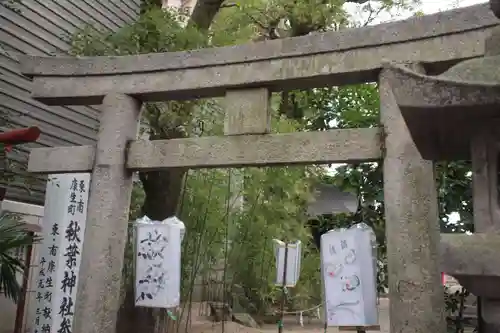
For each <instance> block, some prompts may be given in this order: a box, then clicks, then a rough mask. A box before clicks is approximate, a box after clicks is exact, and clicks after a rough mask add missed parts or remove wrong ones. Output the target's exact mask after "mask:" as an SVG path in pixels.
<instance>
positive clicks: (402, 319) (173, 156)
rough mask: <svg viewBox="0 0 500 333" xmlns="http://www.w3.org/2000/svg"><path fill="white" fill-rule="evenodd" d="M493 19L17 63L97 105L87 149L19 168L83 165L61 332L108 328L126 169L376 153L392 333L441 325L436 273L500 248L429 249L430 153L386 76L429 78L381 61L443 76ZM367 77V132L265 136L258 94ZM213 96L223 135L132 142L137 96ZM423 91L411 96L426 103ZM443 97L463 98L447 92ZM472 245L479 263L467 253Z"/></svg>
mask: <svg viewBox="0 0 500 333" xmlns="http://www.w3.org/2000/svg"><path fill="white" fill-rule="evenodd" d="M450 22H451V23H450ZM497 24H498V20H497V19H496V18H495V17H494V15H492V14H491V12H490V10H489V9H488V8H487V6H475V7H470V8H468V9H458V10H455V11H450V12H445V13H439V14H435V15H430V16H424V17H418V18H411V19H409V20H406V21H403V22H395V23H394V22H393V23H387V24H382V25H378V26H374V27H366V28H362V29H346V30H343V31H339V32H328V33H324V34H318V35H311V36H304V37H298V38H291V39H283V40H276V41H269V42H262V43H251V44H245V45H239V46H233V47H223V48H214V49H206V50H195V51H189V52H172V53H163V54H147V55H135V56H125V57H90V58H86V57H82V58H55V57H23V58H22V59H21V65H22V71H23V73H24V74H26V75H29V76H31V77H33V89H32V90H33V91H32V93H33V97H34V98H36V99H38V100H40V101H42V102H44V103H46V104H49V105H75V104H80V105H88V104H100V105H101V109H102V114H101V121H100V127H99V133H98V137H97V143H96V146H79V147H56V148H40V149H35V150H33V151H32V153H31V155H30V160H29V166H28V167H29V170H30V171H32V172H38V173H68V172H91V173H92V184H91V188H90V198H89V211H88V221H87V226H86V231H85V233H86V235H85V244H84V246H83V251H82V252H83V253H82V263H81V267H80V278H79V287H78V296H77V301H76V302H77V305H76V315H75V318H76V319H75V320H76V322H75V323H74V332H75V333H109V332H114V329H115V325H116V317H117V312H118V309H119V305H120V304H119V295H120V283H121V272H122V266H123V260H124V259H123V257H124V256H123V253H124V247H125V242H126V231H127V223H128V210H129V204H130V195H131V189H132V172H134V171H143V172H147V171H152V170H161V169H165V168H172V167H189V168H213V167H242V166H263V165H287V164H328V163H349V162H363V161H379V160H383V161H384V196H385V202H386V204H385V218H386V233H387V251H388V267H389V293H390V295H389V296H390V315H391V331H393V332H398V333H414V332H444V330H445V322H444V315H443V307H444V305H443V294H442V287H441V284H440V272H441V270H443V271H445V272H447V273H448V274H450V275H454V276H458V277H459V278H460V279H461V281H466V279H467V278H468V277H474V276H480V275H487V276H488V277H498V276H500V256H495V255H492V253H494V251H493V250H490V251H489V252H488V250H487V249H484V246H485V244H488V246H490V248H491V249H498V248H500V240H499V237H498V236H496V235H487V236H485V235H481V234H477V235H473V236H466V235H442V237H441V243H440V240H439V222H438V210H437V195H436V188H435V180H434V173H433V163H432V161H431V160H432V159H435V157H436V156H435V155H434V156H432V155H428V152H427V153H426V151H425V149H424V148H423V147H424V146H425V144H424V146H422V143H421V142H420V141H419V139H418V138H417V137H416V136H415V132H414V131H413V128H412V122H411V121H410V120H409V119H407V113H406V111H407V110H410V112H411V113H413V111H415V110H416V109H422V108H424V109H425V105H424V107H422V105H421V104H417V105H410V106H408V105H406V104H401V97H402V96H404V93H405V90H404V89H405V88H407V87H408V86H407V85H404V84H398V81H395V80H397V78H398V77H401V75H403V74H405V75H407V77H408V78H414V81H415V82H417V83H420V82H421V83H422V84H423V83H426V82H434V81H432V80H431V79H432V78H433V77H429V76H425V75H421V74H417V73H415V72H413V71H408V70H406V69H404V68H403V67H394V66H388V67H384V66H383V64H384V63H385V62H386V61H387V60H388V59H390V60H393V61H396V62H410V63H411V64H410V66H411V67H412V68H414V69H415V70H417V71H421V72H424V71H430V72H435V71H440V70H441V71H442V70H445V69H446V67H447V66H449V64H450V63H452V62H455V63H456V62H457V61H461V60H464V59H467V58H474V57H479V56H482V55H483V54H482V51H481V50H480V49H478V47H477V43H478V42H477V40H478V38H479V39H480V40H483V39H484V38H485V37H486V36H487V35H488V31H489V30H492V27H494V26H496V25H497ZM410 41H411V42H410ZM416 50H418V52H416ZM422 64H423V65H422ZM401 73H403V74H401ZM398 75H399V76H398ZM419 80H420V81H419ZM434 80H442V79H441V78H437V79H434ZM373 81H378V82H379V88H380V102H381V105H380V106H381V125H382V126H381V127H380V128H359V129H337V130H330V131H324V132H299V133H286V134H270V126H269V119H270V109H269V108H270V105H269V96H270V93H271V92H273V91H281V90H286V89H298V88H305V87H321V86H326V85H343V84H353V83H363V82H373ZM410 82H412V81H410ZM439 84H440V85H441V86H442V87H445V85H443V84H442V83H439ZM469 86H470V85H467V87H469ZM488 89H490V88H486V87H482V88H481V89H479V90H477V91H479V92H481V94H484V96H490V97H491V96H493V94H491V93H490V94H488V92H490V91H491V92H493V91H495V89H494V88H492V90H488ZM410 91H411V90H410ZM477 91H476V92H477ZM420 92H421V93H422V94H424V95H425V94H427V95H425V96H428V95H429V94H431V93H434V92H433V91H429V90H425V89H421V90H420ZM416 93H418V91H417V92H416ZM221 96H224V97H225V103H226V106H225V109H226V123H225V135H224V136H218V137H200V138H186V139H175V140H159V141H141V140H136V138H137V132H138V126H139V119H140V111H141V104H142V103H143V102H149V101H162V100H172V99H189V98H200V97H221ZM425 96H422V98H420V99H418V100H417V102H419V103H422V102H424V101H427V100H428V99H426V98H424V97H425ZM433 96H434V95H433ZM481 96H483V95H481ZM491 98H493V97H491ZM432 100H433V101H434V102H435V101H436V100H435V98H434V99H432ZM444 100H445V101H446V103H448V104H449V103H451V104H453V103H454V102H460V101H462V100H458V99H455V97H453V95H449V96H448V99H444ZM481 100H482V99H479V101H481ZM463 101H465V99H463ZM468 101H469V103H470V102H471V101H472V100H468ZM484 101H486V99H485V100H484ZM495 101H496V100H495ZM398 102H399V103H398ZM475 103H477V101H475ZM407 106H408V108H407ZM414 106H417V108H414ZM419 107H420V108H419ZM400 108H401V110H400ZM434 109H436V108H434ZM401 111H403V113H402V112H401ZM417 111H418V110H417ZM420 111H421V110H420ZM417 113H418V112H417ZM403 115H404V116H405V118H403ZM405 120H406V122H405ZM431 122H432V121H429V123H431ZM407 124H408V125H409V127H410V128H409V129H410V131H409V130H408V128H407ZM414 141H415V143H416V144H417V145H415V143H414ZM483 146H484V144H483ZM422 156H423V157H424V158H430V157H432V158H431V160H425V159H423V158H422ZM485 168H487V167H485ZM488 170H489V169H488ZM475 178H477V177H476V176H475ZM483 181H484V182H488V179H486V180H483ZM482 204H483V205H485V203H484V202H482ZM487 205H488V204H486V208H484V209H485V210H486V211H488V209H490V208H488V207H489V206H487ZM440 244H441V252H442V253H441V256H440V255H439V245H440ZM478 244H479V245H478ZM478 247H480V248H481V249H482V252H481V257H482V258H483V260H476V261H471V254H470V253H475V257H474V259H475V258H476V257H477V253H476V252H477V250H474V249H477V248H478ZM474 251H476V252H474ZM486 259H488V260H491V261H490V262H489V263H487V262H486Z"/></svg>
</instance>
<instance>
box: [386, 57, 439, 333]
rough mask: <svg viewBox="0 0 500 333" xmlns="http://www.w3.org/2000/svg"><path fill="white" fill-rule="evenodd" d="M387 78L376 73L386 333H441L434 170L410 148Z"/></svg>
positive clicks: (412, 146)
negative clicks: (381, 158)
mask: <svg viewBox="0 0 500 333" xmlns="http://www.w3.org/2000/svg"><path fill="white" fill-rule="evenodd" d="M412 67H413V68H414V69H416V70H418V71H420V72H422V71H423V68H421V67H420V66H418V65H412ZM389 74H390V73H388V72H387V71H386V70H382V72H381V75H380V78H379V90H380V114H381V121H382V124H383V126H384V131H385V135H386V138H385V150H386V151H385V156H384V202H385V223H386V235H387V265H388V277H389V302H390V305H389V306H390V307H389V308H390V311H389V313H390V323H391V332H394V333H396V332H397V333H415V332H422V333H424V332H425V333H429V332H434V333H438V332H445V329H446V325H445V319H444V312H443V310H444V299H443V289H442V286H441V282H440V270H439V225H438V202H437V192H436V186H435V179H434V165H433V162H432V161H426V160H424V159H422V156H421V155H420V153H419V151H418V149H417V147H416V146H415V143H414V142H413V139H412V137H411V135H410V132H409V131H408V128H407V126H406V123H405V121H404V119H403V116H402V115H401V111H400V109H399V106H398V104H397V103H396V99H395V97H394V94H393V91H392V86H391V83H390V79H389V76H388V75H389Z"/></svg>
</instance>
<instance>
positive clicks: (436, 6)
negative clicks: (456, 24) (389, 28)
mask: <svg viewBox="0 0 500 333" xmlns="http://www.w3.org/2000/svg"><path fill="white" fill-rule="evenodd" d="M486 2H488V0H421V3H422V4H421V5H420V6H419V7H420V8H419V10H420V11H423V12H424V14H433V13H436V12H439V11H445V10H450V9H453V8H457V7H467V6H472V5H477V4H480V3H486ZM345 6H346V8H347V10H348V11H349V12H350V13H351V14H352V15H353V17H355V18H358V19H360V21H361V22H365V20H363V19H361V17H362V16H360V12H359V7H360V5H356V4H353V3H347V4H346V5H345ZM411 15H412V13H411V12H402V13H392V16H391V15H390V14H386V15H381V16H380V17H379V19H378V20H376V21H373V22H372V23H371V24H377V23H380V22H384V21H389V20H401V19H404V18H406V17H408V16H411ZM363 16H364V15H363Z"/></svg>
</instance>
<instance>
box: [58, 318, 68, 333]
mask: <svg viewBox="0 0 500 333" xmlns="http://www.w3.org/2000/svg"><path fill="white" fill-rule="evenodd" d="M57 333H71V321H70V318H69V317H64V318H63V320H62V321H61V325H60V326H59V329H58V330H57Z"/></svg>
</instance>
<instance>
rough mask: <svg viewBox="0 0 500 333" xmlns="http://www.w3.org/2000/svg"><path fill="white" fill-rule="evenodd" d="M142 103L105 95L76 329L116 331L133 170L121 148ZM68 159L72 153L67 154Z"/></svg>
mask: <svg viewBox="0 0 500 333" xmlns="http://www.w3.org/2000/svg"><path fill="white" fill-rule="evenodd" d="M139 120H140V103H139V102H138V101H137V100H135V99H133V98H132V97H130V96H125V95H121V94H113V95H109V96H107V97H106V98H105V99H104V104H103V107H102V116H101V125H100V130H99V135H98V143H97V148H96V154H95V163H94V168H93V171H92V178H91V179H92V181H91V184H90V196H89V203H88V215H87V226H86V228H85V242H84V244H83V249H82V259H81V260H82V261H81V264H80V275H79V280H78V294H77V299H78V302H76V305H75V307H76V310H75V322H74V326H73V329H74V332H75V333H101V332H114V330H115V326H116V318H117V314H118V310H119V308H120V288H121V278H122V268H123V260H124V249H125V243H126V242H127V225H128V221H129V216H128V212H129V206H130V196H131V192H132V173H131V172H128V171H127V170H126V169H125V166H124V163H125V150H126V147H127V144H128V141H129V140H133V139H135V138H136V136H137V130H138V126H139ZM66 158H67V159H71V157H70V155H67V156H66Z"/></svg>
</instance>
